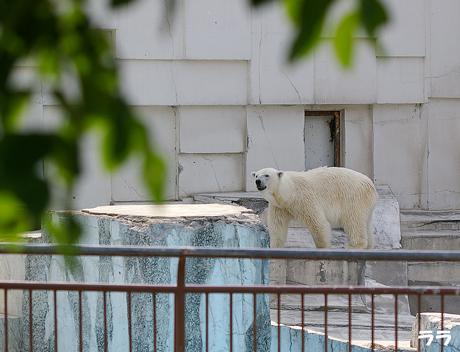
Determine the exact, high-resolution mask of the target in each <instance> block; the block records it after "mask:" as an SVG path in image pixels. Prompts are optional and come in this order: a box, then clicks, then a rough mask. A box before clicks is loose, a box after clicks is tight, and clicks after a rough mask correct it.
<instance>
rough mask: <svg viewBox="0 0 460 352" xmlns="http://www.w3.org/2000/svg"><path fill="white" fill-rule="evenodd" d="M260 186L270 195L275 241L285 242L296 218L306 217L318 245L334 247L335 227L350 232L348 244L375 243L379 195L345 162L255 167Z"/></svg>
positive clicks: (367, 245)
mask: <svg viewBox="0 0 460 352" xmlns="http://www.w3.org/2000/svg"><path fill="white" fill-rule="evenodd" d="M252 176H253V177H254V179H255V183H256V186H257V189H258V190H259V191H260V193H261V194H262V196H263V197H264V198H265V200H267V201H268V203H269V206H268V217H267V223H266V224H267V227H268V230H269V233H270V247H272V248H279V247H284V244H285V242H286V237H287V232H288V226H289V222H290V221H291V219H295V220H297V221H299V222H301V223H303V224H304V225H305V226H306V227H307V228H308V229H309V230H310V233H311V235H312V236H313V240H314V241H315V245H316V248H330V247H331V238H332V232H331V229H332V228H337V227H341V228H343V229H344V230H345V232H346V233H347V234H348V237H349V238H350V245H349V246H346V247H345V248H347V249H348V248H353V249H372V248H374V245H375V239H374V234H373V232H372V225H371V222H372V212H373V210H374V207H375V205H376V203H377V199H378V195H377V191H376V190H375V187H374V184H373V183H372V181H371V180H370V179H369V178H368V177H367V176H365V175H363V174H361V173H359V172H356V171H353V170H350V169H346V168H342V167H320V168H317V169H313V170H309V171H305V172H294V171H286V172H284V171H279V170H275V169H272V168H266V169H262V170H259V171H257V172H253V173H252Z"/></svg>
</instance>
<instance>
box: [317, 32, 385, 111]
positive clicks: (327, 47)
mask: <svg viewBox="0 0 460 352" xmlns="http://www.w3.org/2000/svg"><path fill="white" fill-rule="evenodd" d="M314 82H315V92H314V100H315V103H316V104H371V103H375V102H376V101H377V63H376V57H375V49H374V47H373V46H372V45H370V44H369V43H368V42H367V40H366V39H356V57H355V59H354V63H353V67H352V68H350V69H349V70H344V69H343V68H342V67H341V66H340V65H339V63H338V61H337V58H336V54H335V52H334V51H333V47H332V42H331V40H324V41H323V43H322V45H321V46H320V47H318V49H317V51H316V52H315V81H314Z"/></svg>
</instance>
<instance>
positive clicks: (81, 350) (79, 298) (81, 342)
mask: <svg viewBox="0 0 460 352" xmlns="http://www.w3.org/2000/svg"><path fill="white" fill-rule="evenodd" d="M81 307H82V304H81V290H80V291H78V312H79V319H78V320H79V321H78V326H79V330H80V331H79V333H80V352H83V312H82V309H81Z"/></svg>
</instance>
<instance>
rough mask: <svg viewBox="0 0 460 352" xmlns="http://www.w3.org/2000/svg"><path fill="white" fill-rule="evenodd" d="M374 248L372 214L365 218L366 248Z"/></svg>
mask: <svg viewBox="0 0 460 352" xmlns="http://www.w3.org/2000/svg"><path fill="white" fill-rule="evenodd" d="M374 248H375V237H374V231H373V230H372V214H371V215H370V216H369V219H368V220H367V249H374Z"/></svg>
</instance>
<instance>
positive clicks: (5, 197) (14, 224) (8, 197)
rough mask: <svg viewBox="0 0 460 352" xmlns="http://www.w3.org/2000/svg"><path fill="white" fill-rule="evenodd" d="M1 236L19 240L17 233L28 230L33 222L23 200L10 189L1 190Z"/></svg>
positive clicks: (4, 238)
mask: <svg viewBox="0 0 460 352" xmlns="http://www.w3.org/2000/svg"><path fill="white" fill-rule="evenodd" d="M0 214H2V215H1V216H0V238H1V239H3V240H7V239H8V240H17V238H16V237H15V236H16V235H18V234H20V233H23V232H25V231H28V230H30V229H31V226H32V224H33V220H32V218H31V217H30V216H29V214H27V211H26V210H25V208H24V205H23V203H22V202H21V200H20V199H19V198H18V197H17V196H15V195H14V194H13V193H11V192H9V191H5V190H2V191H0Z"/></svg>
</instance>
